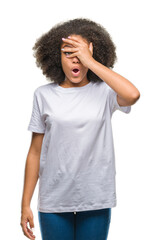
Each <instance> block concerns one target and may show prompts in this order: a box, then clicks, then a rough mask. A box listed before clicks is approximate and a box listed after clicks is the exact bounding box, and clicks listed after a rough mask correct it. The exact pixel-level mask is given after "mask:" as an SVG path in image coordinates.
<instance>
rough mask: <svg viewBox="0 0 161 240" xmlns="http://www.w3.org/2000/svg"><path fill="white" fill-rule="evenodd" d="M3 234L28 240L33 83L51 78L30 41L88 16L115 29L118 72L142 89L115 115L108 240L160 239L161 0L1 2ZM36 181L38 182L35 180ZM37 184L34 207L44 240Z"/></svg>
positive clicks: (112, 32) (37, 232)
mask: <svg viewBox="0 0 161 240" xmlns="http://www.w3.org/2000/svg"><path fill="white" fill-rule="evenodd" d="M0 9H1V10H0V32H1V38H0V41H1V43H0V66H1V72H0V74H1V88H0V104H1V106H0V110H1V118H0V120H1V150H0V151H1V153H0V156H1V169H0V190H1V198H0V206H1V212H0V214H1V217H0V225H1V229H2V231H1V237H3V239H16V240H22V239H27V238H26V237H25V236H24V235H23V232H22V230H21V226H20V217H21V195H22V189H23V177H24V167H25V161H26V156H27V153H28V149H29V145H30V141H31V132H29V131H27V127H28V124H29V120H30V116H31V110H32V97H33V92H34V90H35V88H37V87H38V86H40V85H43V84H46V83H48V82H47V81H46V79H45V76H44V75H43V74H42V72H41V70H40V69H38V68H37V67H36V64H35V59H34V57H33V52H32V47H33V45H34V43H35V41H36V39H37V38H38V37H40V36H41V35H42V34H43V33H45V32H46V31H48V30H49V29H50V28H51V27H52V26H54V25H55V24H56V23H58V22H60V21H66V20H70V19H74V18H78V17H85V18H89V19H91V20H94V21H96V22H98V23H100V24H102V25H103V26H104V27H105V28H106V29H107V31H108V32H109V33H110V35H111V37H112V39H113V41H114V43H115V45H116V47H117V50H116V51H117V56H118V61H117V63H116V64H115V67H114V69H113V70H114V71H116V72H117V73H119V74H121V75H122V76H124V77H126V78H127V79H128V80H129V81H131V82H132V83H133V84H134V85H135V86H136V87H137V88H138V90H139V91H140V93H141V96H140V99H139V100H138V102H137V103H136V104H135V105H133V106H132V109H131V112H130V113H129V114H124V113H122V112H120V111H118V110H117V111H116V112H115V113H114V115H113V118H112V125H113V134H114V146H115V155H116V173H117V174H116V190H117V206H116V207H115V208H113V209H112V218H111V225H110V230H109V237H108V239H110V240H116V239H124V240H129V239H130V240H136V239H137V240H143V239H146V240H151V239H155V240H159V239H161V232H160V216H161V192H160V189H161V187H160V185H161V174H160V167H161V154H160V134H161V128H160V123H161V114H160V108H161V107H160V93H161V90H160V87H161V84H160V81H161V73H160V63H161V62H160V55H161V47H160V44H161V33H160V25H159V22H160V21H161V17H160V8H159V1H156V0H154V1H148V0H142V1H141V0H135V1H129V0H122V1H119V0H111V1H101V0H99V1H96V2H94V1H72V0H68V1H49V0H45V1H40V0H35V1H34V0H32V1H29V0H28V1H22V0H21V1H20V0H15V1H11V0H10V1H7V0H6V1H3V2H1V6H0ZM37 186H38V185H37ZM37 194H38V188H37V187H36V189H35V192H34V195H33V198H32V202H31V208H32V211H33V214H34V223H35V235H36V239H38V240H40V239H41V236H40V229H39V223H38V216H37Z"/></svg>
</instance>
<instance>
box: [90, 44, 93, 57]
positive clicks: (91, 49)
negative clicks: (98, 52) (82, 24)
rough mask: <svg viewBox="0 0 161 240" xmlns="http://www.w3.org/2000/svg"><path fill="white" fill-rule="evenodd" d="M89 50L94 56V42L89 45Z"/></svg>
mask: <svg viewBox="0 0 161 240" xmlns="http://www.w3.org/2000/svg"><path fill="white" fill-rule="evenodd" d="M89 50H90V52H91V53H92V55H93V45H92V42H90V44H89Z"/></svg>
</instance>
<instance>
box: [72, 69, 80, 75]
mask: <svg viewBox="0 0 161 240" xmlns="http://www.w3.org/2000/svg"><path fill="white" fill-rule="evenodd" d="M72 73H73V75H74V76H77V75H79V73H80V70H79V69H78V68H74V69H73V70H72Z"/></svg>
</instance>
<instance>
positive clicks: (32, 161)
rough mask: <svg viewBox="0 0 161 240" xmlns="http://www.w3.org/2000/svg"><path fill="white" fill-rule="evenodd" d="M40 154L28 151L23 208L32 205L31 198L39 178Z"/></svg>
mask: <svg viewBox="0 0 161 240" xmlns="http://www.w3.org/2000/svg"><path fill="white" fill-rule="evenodd" d="M39 159H40V155H39V154H33V153H30V152H29V153H28V156H27V160H26V166H25V174H24V188H23V195H22V202H21V208H23V207H27V206H29V205H30V202H31V198H32V195H33V192H34V189H35V186H36V183H37V180H38V178H39Z"/></svg>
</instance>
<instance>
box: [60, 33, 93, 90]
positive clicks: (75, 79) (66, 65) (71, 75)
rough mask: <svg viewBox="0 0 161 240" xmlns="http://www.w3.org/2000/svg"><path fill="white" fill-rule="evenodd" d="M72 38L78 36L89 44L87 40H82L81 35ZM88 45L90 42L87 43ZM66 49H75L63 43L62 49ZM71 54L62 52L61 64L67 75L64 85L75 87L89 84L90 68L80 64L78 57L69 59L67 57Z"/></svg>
mask: <svg viewBox="0 0 161 240" xmlns="http://www.w3.org/2000/svg"><path fill="white" fill-rule="evenodd" d="M71 36H73V37H74V36H76V37H77V38H78V40H79V39H81V40H83V41H85V42H87V40H86V39H84V38H82V37H81V36H80V35H74V34H73V35H71ZM87 43H88V42H87ZM66 47H68V48H69V47H73V46H72V45H71V44H69V43H65V42H62V44H61V48H64V49H65V48H66ZM70 54H71V52H65V51H64V52H62V51H61V64H62V69H63V71H64V74H65V81H64V82H63V84H62V85H66V86H75V85H76V84H77V85H79V86H81V85H83V84H85V83H86V84H87V83H88V82H89V80H88V79H87V72H88V68H86V67H84V65H83V64H82V63H81V62H80V60H79V59H78V58H77V57H73V58H68V57H67V55H70ZM74 68H75V69H79V71H77V72H76V70H74V71H72V70H73V69H74Z"/></svg>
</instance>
